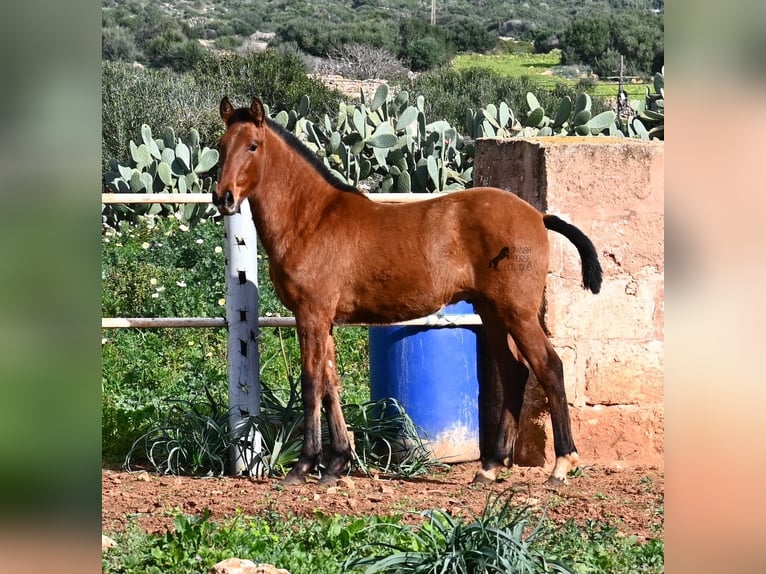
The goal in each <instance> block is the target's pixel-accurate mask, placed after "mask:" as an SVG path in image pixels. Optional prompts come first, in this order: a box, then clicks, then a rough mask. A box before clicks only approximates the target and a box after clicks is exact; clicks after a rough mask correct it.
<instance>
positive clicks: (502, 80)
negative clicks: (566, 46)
mask: <svg viewBox="0 0 766 574" xmlns="http://www.w3.org/2000/svg"><path fill="white" fill-rule="evenodd" d="M404 87H405V89H406V90H408V91H409V92H410V93H411V94H421V95H423V96H424V97H425V103H426V110H425V112H426V116H428V117H438V118H440V119H444V120H446V121H448V122H449V123H450V125H452V126H453V127H455V128H457V130H458V132H460V133H466V131H467V130H466V125H465V114H466V110H468V109H469V108H471V109H473V110H477V109H478V108H480V107H483V106H486V105H487V104H490V103H491V104H497V103H499V102H501V101H505V102H506V103H507V104H508V106H509V107H510V108H511V109H512V110H513V111H514V112H515V113H521V112H522V111H525V110H527V109H528V106H527V99H526V94H527V92H533V93H534V94H535V95H536V96H537V99H538V100H539V102H540V105H541V106H542V107H543V108H545V109H546V110H555V109H557V108H558V106H559V102H560V101H561V99H562V98H563V97H564V96H569V97H571V98H572V100H574V99H575V98H576V96H577V91H576V89H575V88H574V87H568V86H565V85H561V84H560V85H558V86H556V87H555V88H553V89H544V88H542V87H541V86H539V85H538V84H536V83H535V81H534V80H533V79H531V78H529V77H528V76H524V77H520V78H508V77H503V76H500V75H499V74H497V73H495V72H493V71H491V70H488V69H486V68H469V69H466V70H461V71H457V70H451V69H442V70H435V71H432V72H427V73H424V74H421V75H420V76H418V77H417V78H415V79H413V80H409V81H408V82H406V83H405V86H404Z"/></svg>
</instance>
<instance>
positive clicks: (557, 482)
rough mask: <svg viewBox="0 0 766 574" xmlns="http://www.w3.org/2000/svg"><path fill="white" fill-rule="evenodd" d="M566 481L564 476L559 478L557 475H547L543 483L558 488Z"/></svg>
mask: <svg viewBox="0 0 766 574" xmlns="http://www.w3.org/2000/svg"><path fill="white" fill-rule="evenodd" d="M566 483H567V479H566V477H564V478H559V477H558V476H553V475H550V476H549V477H548V480H546V481H545V485H546V486H549V487H552V488H558V487H560V486H564V485H565V484H566Z"/></svg>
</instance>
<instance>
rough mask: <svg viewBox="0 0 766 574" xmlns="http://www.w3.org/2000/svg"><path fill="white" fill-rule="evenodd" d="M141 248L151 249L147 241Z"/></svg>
mask: <svg viewBox="0 0 766 574" xmlns="http://www.w3.org/2000/svg"><path fill="white" fill-rule="evenodd" d="M141 247H143V248H144V249H149V244H148V243H147V242H146V241H144V242H143V243H142V244H141Z"/></svg>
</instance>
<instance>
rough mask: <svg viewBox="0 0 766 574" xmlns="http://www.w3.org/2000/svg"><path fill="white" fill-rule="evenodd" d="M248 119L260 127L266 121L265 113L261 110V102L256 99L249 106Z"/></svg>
mask: <svg viewBox="0 0 766 574" xmlns="http://www.w3.org/2000/svg"><path fill="white" fill-rule="evenodd" d="M250 118H251V119H252V120H253V123H255V125H256V126H260V125H261V124H262V123H263V122H264V120H265V119H266V111H265V110H264V109H263V102H261V100H259V99H258V98H253V103H252V104H250Z"/></svg>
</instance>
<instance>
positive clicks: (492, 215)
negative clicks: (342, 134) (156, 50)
mask: <svg viewBox="0 0 766 574" xmlns="http://www.w3.org/2000/svg"><path fill="white" fill-rule="evenodd" d="M220 115H221V119H222V120H223V122H224V124H225V127H226V129H225V132H224V134H223V136H222V137H221V139H220V153H221V173H220V178H219V180H218V185H217V188H216V190H215V191H213V204H214V205H215V206H216V207H217V208H218V211H219V212H220V213H221V214H223V215H232V214H234V213H236V212H237V210H238V209H239V206H240V204H241V202H242V201H245V200H247V201H249V203H250V209H251V212H252V216H253V220H254V223H255V227H256V230H257V232H258V235H259V237H260V240H261V243H262V245H263V247H264V249H265V250H266V253H267V254H268V257H269V274H270V276H271V280H272V281H273V283H274V288H275V290H276V292H277V295H278V296H279V298H280V299H281V300H282V302H283V303H284V304H285V306H286V307H287V308H288V309H290V310H291V311H292V312H293V313H294V315H295V321H296V329H297V334H298V340H299V345H300V354H301V371H302V372H301V395H302V399H303V410H304V415H305V427H304V436H303V445H302V449H301V454H300V458H299V460H298V462H297V463H296V464H295V466H294V467H293V468H292V469H291V470H290V472H289V473H288V474H287V476H286V477H285V479H284V483H285V484H301V483H303V482H305V481H306V476H307V474H308V473H310V472H313V471H314V470H315V469H317V466H318V463H319V459H320V455H321V447H322V443H321V418H320V417H321V409H322V407H324V410H325V413H326V416H327V420H328V430H329V436H330V453H329V458H328V462H327V464H326V466H325V469H324V471H323V472H322V476H321V479H320V484H333V483H335V482H336V481H337V480H338V479H339V478H340V476H341V475H342V474H343V473H344V472H345V471H346V470H347V467H348V464H349V462H350V460H351V447H350V444H349V440H348V435H347V434H346V423H345V421H344V419H343V413H342V412H341V405H340V400H339V390H340V381H339V378H338V373H337V371H336V364H337V363H336V360H335V347H334V343H333V336H332V328H333V324H344V323H369V324H389V323H393V322H397V321H403V320H408V319H414V318H418V317H423V316H426V315H429V314H431V313H434V312H437V311H438V310H440V309H441V308H443V307H444V306H445V305H447V304H449V303H454V302H457V301H460V300H465V301H469V302H471V303H473V305H474V308H475V309H476V311H477V313H478V314H479V315H480V316H481V319H482V323H483V327H484V331H485V336H486V341H487V343H488V350H489V352H490V353H491V355H492V357H493V359H494V361H496V364H497V365H498V366H499V367H500V368H499V371H500V380H501V383H502V394H503V400H502V409H501V414H500V420H499V422H498V425H497V426H498V430H497V438H496V439H495V440H494V443H493V446H492V448H491V452H482V459H483V460H482V468H481V470H479V471H478V472H477V473H476V478H475V479H474V480H475V482H491V481H494V480H496V476H497V471H498V469H500V468H501V467H503V466H510V465H511V462H512V453H513V446H514V442H515V440H516V434H517V431H518V424H519V415H520V411H521V403H520V401H519V400H518V399H519V397H520V396H522V397H523V385H522V388H521V395H519V388H518V384H517V383H516V384H514V383H513V379H512V376H511V373H510V370H511V368H512V367H511V365H515V366H513V368H515V369H518V366H517V365H518V364H521V362H520V359H522V358H523V359H524V360H525V361H526V365H528V367H529V368H531V369H532V371H533V373H534V374H535V376H536V378H537V380H538V381H539V382H540V385H541V386H542V388H543V389H544V391H545V394H546V396H547V399H548V405H549V409H550V416H551V421H552V425H553V440H554V451H555V454H556V461H555V464H554V467H553V470H552V472H551V474H550V477H549V479H548V481H549V482H550V483H552V484H561V483H562V482H564V481H565V480H566V476H567V473H568V472H569V471H570V470H572V469H573V468H575V467H576V466H577V464H578V454H577V449H576V447H575V444H574V440H573V438H572V432H571V429H570V419H569V410H568V406H567V398H566V393H565V391H564V376H563V369H562V363H561V359H560V358H559V356H558V355H557V354H556V352H555V350H554V349H553V346H552V345H551V343H550V341H549V340H548V337H547V336H546V334H545V332H544V330H543V328H542V326H541V322H540V317H539V310H540V307H541V305H542V301H543V289H544V286H545V280H546V275H547V272H548V259H549V246H548V236H547V230H548V229H550V230H552V231H555V232H558V233H560V234H562V235H564V236H565V237H566V238H567V239H569V240H570V241H571V242H572V243H573V244H574V246H575V248H576V249H577V250H578V252H579V254H580V259H581V262H582V276H583V287H584V288H586V289H590V290H591V291H592V292H593V293H598V292H599V290H600V288H601V280H602V270H601V265H600V263H599V260H598V255H597V253H596V249H595V247H594V246H593V243H592V242H591V241H590V239H588V238H587V237H586V236H585V234H583V233H582V231H580V230H579V229H578V228H576V227H575V226H573V225H571V224H569V223H566V222H565V221H563V220H561V219H559V218H558V217H556V216H554V215H548V214H543V213H541V212H540V211H538V210H537V209H536V208H534V207H532V206H531V205H530V204H528V203H526V202H525V201H523V200H522V199H520V198H519V197H517V196H516V195H514V194H512V193H509V192H507V191H503V190H500V189H495V188H487V187H480V188H472V189H467V190H465V191H460V192H457V193H452V194H449V195H446V196H441V197H438V198H435V199H430V200H426V201H421V202H416V203H406V204H382V203H376V202H373V201H372V200H370V199H369V198H368V197H367V196H365V195H364V194H362V193H361V192H359V191H358V190H357V189H356V188H354V187H352V186H350V185H347V184H345V183H342V182H341V181H340V180H339V179H337V178H335V177H334V176H333V175H332V173H331V172H330V170H329V169H327V167H326V166H325V165H324V164H323V163H322V161H321V160H320V159H319V158H318V157H317V156H316V155H315V154H314V153H313V152H312V151H311V150H310V149H308V148H307V147H306V146H304V145H303V144H302V143H301V142H300V141H299V140H298V139H297V137H295V136H294V135H293V134H291V133H290V132H288V131H287V130H286V129H284V128H282V127H281V126H280V125H278V124H277V123H275V122H274V121H272V120H271V119H270V118H268V117H267V115H266V113H265V111H264V107H263V104H262V102H261V101H260V99H258V98H253V100H252V104H251V105H250V107H243V108H237V109H235V108H234V107H233V106H232V104H231V102H230V101H229V99H228V97H224V98H223V99H222V100H221V104H220ZM517 353H518V354H519V355H520V357H517V356H516V354H517ZM522 368H523V369H525V371H524V372H525V373H528V370H526V369H527V367H526V366H523V367H522ZM512 399H515V402H514V400H512Z"/></svg>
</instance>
